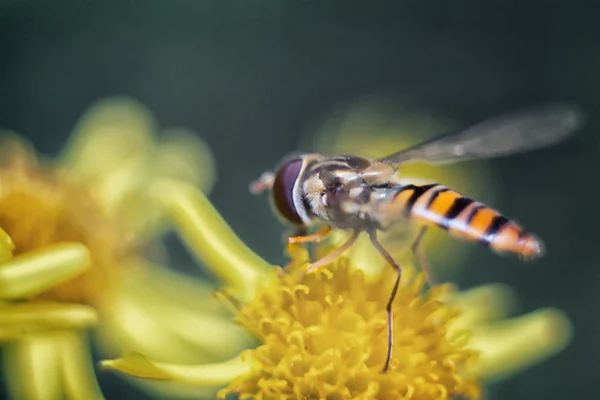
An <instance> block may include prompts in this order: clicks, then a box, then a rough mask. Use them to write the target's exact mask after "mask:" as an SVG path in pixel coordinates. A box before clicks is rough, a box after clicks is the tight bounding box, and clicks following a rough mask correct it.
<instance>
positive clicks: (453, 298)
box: [103, 181, 570, 399]
mask: <svg viewBox="0 0 600 400" xmlns="http://www.w3.org/2000/svg"><path fill="white" fill-rule="evenodd" d="M152 190H153V192H154V195H155V196H156V197H157V198H158V199H160V200H161V201H162V202H163V203H164V205H165V207H166V208H167V209H168V210H169V212H170V215H171V218H172V219H173V221H174V223H175V225H176V227H177V229H178V231H179V233H180V234H181V236H182V238H183V239H184V241H185V242H187V244H188V245H189V246H190V248H191V249H192V250H193V251H194V253H195V254H196V256H197V257H198V258H200V259H201V260H203V261H204V263H205V265H206V266H207V267H209V268H210V269H211V270H212V271H213V272H214V273H215V274H216V275H217V276H218V277H219V278H220V279H221V280H222V282H223V283H224V285H225V286H226V292H225V293H228V294H224V296H223V297H224V298H226V299H228V300H229V301H230V304H231V305H232V306H233V308H234V309H235V310H236V320H237V321H238V322H239V323H240V324H241V325H242V326H244V327H245V328H246V329H247V330H248V331H249V332H251V333H252V334H254V335H255V336H256V337H257V338H258V339H259V340H260V342H261V344H260V345H259V346H258V347H255V348H250V349H248V350H247V351H244V352H242V353H241V354H240V355H238V356H236V357H233V358H231V359H227V360H224V361H221V362H219V363H215V364H199V365H194V364H193V363H185V364H172V363H165V362H160V361H158V360H153V359H152V358H151V357H147V355H142V354H140V353H132V354H129V355H126V356H125V357H123V358H121V359H116V360H110V361H104V362H103V365H104V366H105V367H108V368H112V369H115V370H119V371H122V372H125V373H127V374H129V375H132V376H136V377H139V378H145V379H148V380H164V381H170V382H182V383H187V384H191V385H198V386H207V387H211V386H225V388H224V389H223V390H222V391H221V392H220V397H221V398H224V397H225V396H226V395H227V394H228V393H238V394H240V395H241V398H258V399H286V398H288V399H289V398H298V399H300V398H302V399H303V398H332V399H388V398H393V399H396V398H413V399H450V398H455V397H461V396H462V397H464V398H470V399H476V398H480V395H481V384H482V382H485V381H488V380H492V379H499V378H505V377H507V376H510V375H511V374H512V373H515V372H516V371H518V370H520V369H522V368H526V367H529V366H531V365H533V364H535V363H537V362H539V361H541V360H543V359H545V358H547V357H549V356H550V355H551V354H554V353H556V352H558V351H560V350H562V349H563V348H564V347H565V346H566V344H567V343H568V342H569V339H570V323H569V321H568V319H567V318H566V317H565V316H564V315H563V314H562V313H561V312H560V311H558V310H553V309H546V310H540V311H536V312H534V313H530V314H527V315H524V316H521V317H518V318H513V319H509V320H502V319H503V318H505V317H506V316H507V315H508V313H509V312H510V311H511V304H512V302H511V299H512V295H511V293H510V291H509V290H508V289H506V288H504V287H503V286H500V285H488V286H484V287H480V288H475V289H472V290H470V291H467V292H462V293H461V292H457V291H455V290H454V289H453V287H452V286H451V285H442V286H437V287H434V288H432V289H429V290H427V291H425V290H424V287H423V277H422V275H421V274H418V273H415V272H414V270H412V269H409V270H407V272H408V273H407V275H406V276H405V277H404V279H403V281H402V282H403V283H402V285H401V288H400V290H399V292H398V295H397V297H396V300H395V303H394V320H393V324H394V334H395V337H394V353H393V358H392V363H391V368H390V371H389V373H387V374H383V373H381V369H382V367H383V364H384V360H385V353H386V349H387V344H386V338H387V336H386V313H385V303H386V302H387V300H388V297H389V293H390V288H391V284H392V283H393V278H394V274H393V271H391V268H388V269H387V270H385V271H383V272H382V273H380V274H379V276H378V277H371V278H370V279H366V277H365V275H364V273H363V272H362V270H361V268H358V266H357V265H355V264H354V261H353V259H352V257H343V258H341V259H339V260H338V261H336V262H335V263H333V264H331V265H329V266H327V267H326V268H325V269H323V270H322V271H319V272H317V273H315V274H306V273H305V272H304V267H305V266H306V264H307V258H308V257H307V253H306V251H304V250H298V252H297V253H296V254H294V257H293V261H292V262H291V263H290V265H288V266H287V269H286V271H285V272H284V271H281V270H280V269H278V268H270V267H269V266H268V264H267V263H266V262H265V261H263V260H262V259H260V258H258V257H257V256H256V254H254V253H253V252H252V251H251V250H250V249H248V248H247V247H246V246H245V245H244V244H243V243H242V242H240V240H239V239H238V238H237V237H236V236H235V234H234V233H233V232H232V231H231V229H230V228H229V227H228V226H227V225H226V223H225V222H224V221H223V220H222V219H221V218H220V216H219V214H218V213H217V212H216V211H215V209H214V208H213V206H212V205H211V204H210V203H209V202H208V200H207V199H206V198H205V197H204V196H203V195H202V193H201V192H200V191H197V190H196V189H195V188H193V187H192V186H191V185H189V184H185V183H180V182H174V181H164V182H160V183H157V184H156V185H155V186H154V188H153V189H152ZM197 334H198V335H202V332H197ZM231 344H232V345H234V343H231Z"/></svg>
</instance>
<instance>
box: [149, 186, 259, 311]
mask: <svg viewBox="0 0 600 400" xmlns="http://www.w3.org/2000/svg"><path fill="white" fill-rule="evenodd" d="M152 194H153V196H155V197H156V198H157V199H159V200H160V201H161V202H162V203H163V204H164V206H165V207H166V208H167V209H168V211H169V213H170V215H171V218H172V219H173V221H174V222H175V224H176V226H177V228H178V231H179V233H180V235H181V236H182V237H183V239H184V241H185V242H186V243H187V244H188V246H189V247H190V248H191V249H192V250H193V252H194V254H195V255H196V256H197V257H198V258H199V259H200V260H201V261H203V262H204V265H206V267H208V268H209V269H210V271H211V272H213V273H214V274H215V275H217V276H218V277H219V278H220V279H221V280H222V281H224V282H226V283H227V284H228V285H230V286H231V287H232V288H233V290H234V292H235V294H236V295H237V296H238V297H239V298H240V300H242V301H250V300H251V299H253V298H254V295H255V292H256V288H257V287H258V284H259V282H260V280H261V279H264V277H265V275H266V274H265V272H266V271H267V270H268V269H269V268H270V265H269V264H268V263H267V262H266V261H265V260H263V259H262V258H260V257H259V256H258V255H256V253H254V252H253V251H252V250H251V249H249V248H248V247H247V246H246V245H245V244H244V243H243V242H242V241H241V240H240V239H239V238H238V237H237V236H236V234H235V233H234V232H233V231H232V230H231V228H230V227H229V226H228V225H227V223H226V222H225V221H224V220H223V218H221V216H220V215H219V213H218V212H217V210H215V208H214V207H213V205H212V204H211V203H210V201H209V200H208V199H207V198H206V197H205V196H204V194H203V193H202V192H200V191H199V190H197V189H196V188H195V187H193V186H192V185H189V184H186V183H182V182H177V181H170V180H164V181H160V182H158V183H156V184H155V185H154V186H153V187H152Z"/></svg>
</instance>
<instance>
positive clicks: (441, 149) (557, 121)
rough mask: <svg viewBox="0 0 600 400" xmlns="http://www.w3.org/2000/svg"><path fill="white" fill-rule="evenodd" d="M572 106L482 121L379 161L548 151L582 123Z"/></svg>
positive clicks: (446, 159) (442, 160)
mask: <svg viewBox="0 0 600 400" xmlns="http://www.w3.org/2000/svg"><path fill="white" fill-rule="evenodd" d="M584 122H585V121H584V116H583V113H582V112H581V110H580V109H579V108H578V107H576V106H573V105H567V104H553V105H548V106H544V107H538V108H535V109H529V110H526V111H521V112H516V113H511V114H505V115H501V116H499V117H495V118H491V119H488V120H485V121H483V122H481V123H479V124H477V125H475V126H472V127H470V128H467V129H465V130H463V131H459V132H451V133H448V134H445V135H441V136H438V137H435V138H433V139H431V140H429V141H426V142H423V143H420V144H418V145H416V146H413V147H409V148H407V149H404V150H400V151H398V152H396V153H394V154H390V155H388V156H386V157H382V158H380V159H378V161H383V162H390V163H392V164H401V163H404V162H408V161H416V160H422V161H429V162H432V163H447V162H455V161H464V160H472V159H477V158H492V157H500V156H505V155H509V154H515V153H520V152H525V151H529V150H534V149H540V148H543V147H547V146H550V145H553V144H556V143H559V142H561V141H562V140H564V139H566V138H567V137H569V136H570V135H571V134H572V133H574V132H575V131H576V130H577V129H578V128H580V127H581V126H582V125H583V123H584Z"/></svg>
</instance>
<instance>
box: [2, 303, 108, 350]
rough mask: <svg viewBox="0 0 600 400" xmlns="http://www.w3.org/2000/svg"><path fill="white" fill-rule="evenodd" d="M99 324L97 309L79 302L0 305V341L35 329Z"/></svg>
mask: <svg viewBox="0 0 600 400" xmlns="http://www.w3.org/2000/svg"><path fill="white" fill-rule="evenodd" d="M97 323H98V315H97V313H96V311H95V310H94V309H93V308H91V307H88V306H83V305H79V304H62V303H47V302H33V303H20V304H8V305H4V306H2V307H0V340H3V341H5V340H12V339H15V338H20V337H21V336H23V335H24V334H27V333H33V332H44V331H53V330H63V329H69V328H72V329H80V328H87V327H89V326H93V325H95V324H97Z"/></svg>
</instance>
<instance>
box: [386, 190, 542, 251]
mask: <svg viewBox="0 0 600 400" xmlns="http://www.w3.org/2000/svg"><path fill="white" fill-rule="evenodd" d="M390 195H391V196H393V201H392V203H391V204H390V206H391V207H392V208H393V209H394V210H395V211H396V212H402V213H403V216H404V217H405V218H408V219H411V220H414V221H416V222H419V223H423V224H429V225H432V224H433V225H437V226H439V227H441V228H443V229H446V230H447V231H448V232H450V233H451V234H452V235H454V236H458V237H461V238H464V239H468V240H472V241H478V242H481V243H483V244H486V245H487V246H489V247H490V248H491V249H492V250H495V251H498V252H510V253H516V254H520V255H523V256H536V255H539V254H540V253H541V243H540V242H539V240H538V239H536V238H535V236H533V235H531V234H529V233H527V232H525V231H524V230H523V229H522V228H521V227H520V226H518V225H517V224H516V223H515V222H514V221H512V220H510V219H508V218H506V217H505V216H504V215H502V214H500V213H499V212H497V211H495V210H492V209H491V208H489V207H487V206H485V205H484V204H482V203H480V202H478V201H475V200H473V199H470V198H468V197H465V196H463V195H461V194H460V193H458V192H456V191H454V190H452V189H450V188H447V187H445V186H443V185H440V184H428V185H417V184H416V185H412V184H410V185H400V186H398V187H395V188H393V189H392V193H390Z"/></svg>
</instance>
